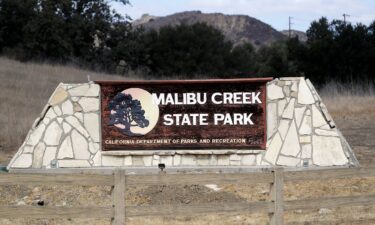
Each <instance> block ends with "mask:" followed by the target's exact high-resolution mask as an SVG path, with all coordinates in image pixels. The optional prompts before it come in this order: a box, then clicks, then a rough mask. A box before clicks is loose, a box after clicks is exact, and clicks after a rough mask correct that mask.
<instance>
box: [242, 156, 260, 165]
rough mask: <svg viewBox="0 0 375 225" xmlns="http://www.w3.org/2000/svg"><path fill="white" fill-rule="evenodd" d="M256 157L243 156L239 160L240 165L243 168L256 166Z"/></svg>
mask: <svg viewBox="0 0 375 225" xmlns="http://www.w3.org/2000/svg"><path fill="white" fill-rule="evenodd" d="M256 163H257V162H256V157H255V155H244V156H242V159H241V164H242V165H244V166H254V165H256Z"/></svg>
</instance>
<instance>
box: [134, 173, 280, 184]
mask: <svg viewBox="0 0 375 225" xmlns="http://www.w3.org/2000/svg"><path fill="white" fill-rule="evenodd" d="M272 181H273V175H272V174H271V173H247V174H245V173H244V174H229V173H226V174H224V173H221V174H167V175H128V176H127V185H128V186H138V185H179V184H233V183H235V184H258V183H270V182H272Z"/></svg>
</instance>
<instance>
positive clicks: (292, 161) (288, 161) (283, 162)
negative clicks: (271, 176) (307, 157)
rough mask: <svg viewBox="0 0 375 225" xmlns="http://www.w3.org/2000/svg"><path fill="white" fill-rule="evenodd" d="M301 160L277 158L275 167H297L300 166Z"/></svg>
mask: <svg viewBox="0 0 375 225" xmlns="http://www.w3.org/2000/svg"><path fill="white" fill-rule="evenodd" d="M300 162H301V159H298V158H292V157H286V156H282V155H280V156H279V159H278V160H277V165H279V166H297V165H298V164H300Z"/></svg>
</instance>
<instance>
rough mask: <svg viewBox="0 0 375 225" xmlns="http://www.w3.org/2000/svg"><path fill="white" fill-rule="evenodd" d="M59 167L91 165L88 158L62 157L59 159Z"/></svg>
mask: <svg viewBox="0 0 375 225" xmlns="http://www.w3.org/2000/svg"><path fill="white" fill-rule="evenodd" d="M58 165H59V168H87V167H91V165H90V163H89V161H88V160H82V159H81V160H76V159H60V160H58Z"/></svg>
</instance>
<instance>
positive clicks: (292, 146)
mask: <svg viewBox="0 0 375 225" xmlns="http://www.w3.org/2000/svg"><path fill="white" fill-rule="evenodd" d="M300 151H301V147H300V144H299V136H298V133H297V127H296V125H295V122H294V121H293V122H292V124H291V125H290V128H289V130H288V133H287V135H286V137H285V141H284V144H283V147H282V148H281V153H283V154H284V155H288V156H294V157H296V156H297V154H298V153H299V152H300ZM267 161H269V162H273V161H270V160H268V159H267Z"/></svg>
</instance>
